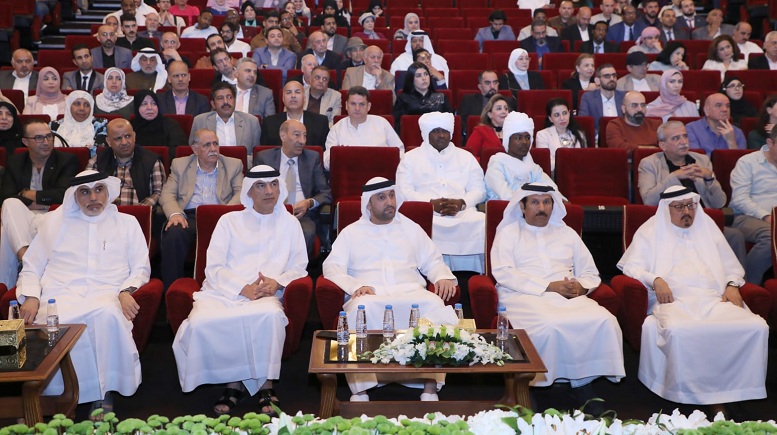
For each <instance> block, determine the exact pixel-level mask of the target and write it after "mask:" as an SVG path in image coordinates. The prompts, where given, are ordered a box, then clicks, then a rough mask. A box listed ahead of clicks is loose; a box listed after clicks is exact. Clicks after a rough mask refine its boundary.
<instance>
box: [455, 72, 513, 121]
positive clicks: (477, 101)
mask: <svg viewBox="0 0 777 435" xmlns="http://www.w3.org/2000/svg"><path fill="white" fill-rule="evenodd" d="M478 90H479V91H480V93H477V94H467V95H465V96H463V97H462V98H461V103H459V115H460V116H461V121H462V122H463V123H464V125H467V119H468V118H469V117H470V116H478V117H479V116H480V114H481V113H482V112H483V108H484V107H486V103H488V100H490V99H491V97H493V96H494V95H496V93H497V92H498V91H499V76H497V74H496V71H491V70H486V71H482V72H481V73H480V74H479V75H478ZM507 98H508V99H509V101H510V110H515V107H516V104H515V100H514V99H513V97H507Z"/></svg>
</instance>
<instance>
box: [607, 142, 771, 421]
mask: <svg viewBox="0 0 777 435" xmlns="http://www.w3.org/2000/svg"><path fill="white" fill-rule="evenodd" d="M754 154H755V153H754ZM699 199H700V197H699V194H697V193H694V192H692V191H691V190H690V189H688V188H687V187H685V186H672V187H670V188H668V189H666V190H665V191H664V192H663V193H662V194H661V200H660V201H659V203H658V210H657V211H656V215H655V216H654V217H651V218H650V219H648V220H647V221H646V222H645V223H644V224H643V225H642V226H641V227H640V228H639V229H638V230H637V232H636V233H635V234H634V240H633V241H632V242H631V245H630V246H629V248H628V249H627V250H626V252H625V253H624V254H623V257H622V258H621V259H620V261H619V262H618V268H620V269H621V270H623V274H624V275H627V276H630V277H632V278H634V279H637V280H639V281H640V282H641V283H642V284H643V285H644V286H645V287H646V288H647V296H648V316H647V318H646V319H645V322H644V323H643V324H642V348H641V350H640V355H639V380H640V381H642V383H643V384H645V386H646V387H647V388H648V389H650V390H651V391H652V392H654V393H655V394H657V395H658V396H660V397H662V398H664V399H666V400H671V401H672V402H676V403H685V404H694V405H710V407H711V410H712V411H713V414H714V413H716V412H718V411H725V408H724V406H723V404H724V403H728V402H739V401H743V400H755V399H763V398H765V397H766V387H765V383H766V360H767V347H768V343H767V342H768V339H769V327H768V326H767V324H766V322H765V321H764V319H762V318H761V317H759V316H757V315H755V314H753V313H752V312H750V310H749V309H748V308H747V307H746V306H744V304H743V302H742V296H741V295H740V293H739V288H740V286H742V285H743V284H744V283H745V279H744V276H745V270H744V269H743V268H742V265H740V264H739V261H738V260H737V258H736V256H735V255H734V253H733V252H732V251H731V248H729V246H728V244H727V243H726V240H725V238H724V237H723V234H722V233H721V232H720V230H719V229H718V226H717V224H715V222H714V221H713V220H712V219H711V218H710V217H709V216H707V214H706V213H705V212H704V208H702V207H699Z"/></svg>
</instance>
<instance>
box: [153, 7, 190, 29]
mask: <svg viewBox="0 0 777 435" xmlns="http://www.w3.org/2000/svg"><path fill="white" fill-rule="evenodd" d="M156 7H157V9H158V10H159V25H160V26H162V27H175V31H176V33H180V32H181V29H182V28H184V27H186V22H184V19H183V18H182V17H176V16H175V15H173V14H172V11H171V10H170V8H171V7H172V2H171V0H156ZM197 14H198V15H199V11H197Z"/></svg>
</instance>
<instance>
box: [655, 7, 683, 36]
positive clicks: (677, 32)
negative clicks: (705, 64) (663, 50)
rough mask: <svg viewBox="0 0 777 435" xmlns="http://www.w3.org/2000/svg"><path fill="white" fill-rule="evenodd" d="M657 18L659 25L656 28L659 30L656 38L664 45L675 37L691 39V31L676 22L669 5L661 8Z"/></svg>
mask: <svg viewBox="0 0 777 435" xmlns="http://www.w3.org/2000/svg"><path fill="white" fill-rule="evenodd" d="M659 19H660V21H661V25H660V26H658V30H659V31H660V34H659V35H658V40H659V42H660V43H661V44H662V45H666V44H667V43H669V42H672V41H674V40H676V39H680V40H686V39H691V32H690V31H689V30H688V29H687V28H686V27H683V26H680V25H679V24H677V16H676V15H675V11H674V9H672V7H671V6H668V5H667V6H664V7H663V8H661V15H660V16H659Z"/></svg>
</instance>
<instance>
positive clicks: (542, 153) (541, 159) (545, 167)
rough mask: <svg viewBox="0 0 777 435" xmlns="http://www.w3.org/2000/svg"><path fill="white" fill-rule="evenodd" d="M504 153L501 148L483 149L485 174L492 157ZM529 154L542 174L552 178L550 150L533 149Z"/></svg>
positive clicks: (481, 160)
mask: <svg viewBox="0 0 777 435" xmlns="http://www.w3.org/2000/svg"><path fill="white" fill-rule="evenodd" d="M503 152H504V150H503V149H499V148H483V149H482V150H481V151H480V167H482V168H483V173H484V174H485V173H486V169H488V162H489V160H491V157H492V156H493V155H494V154H497V153H503ZM529 154H530V155H531V158H532V160H534V163H536V164H538V165H540V167H541V168H542V172H544V173H546V174H548V176H550V150H549V149H548V148H532V149H531V150H529Z"/></svg>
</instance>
